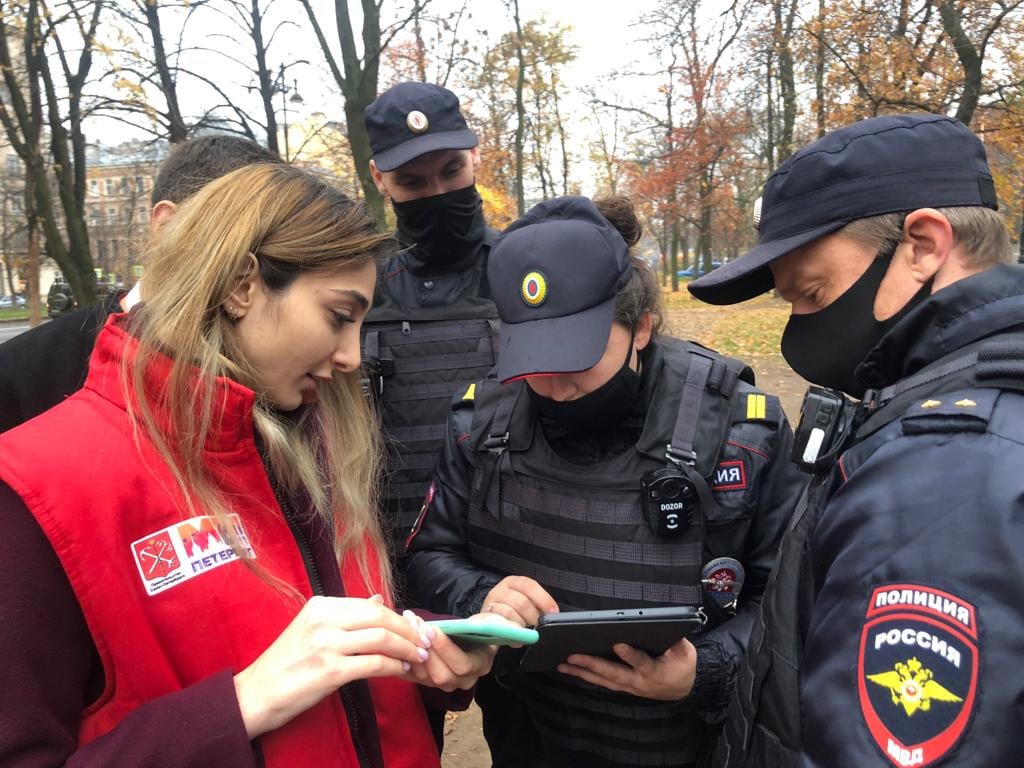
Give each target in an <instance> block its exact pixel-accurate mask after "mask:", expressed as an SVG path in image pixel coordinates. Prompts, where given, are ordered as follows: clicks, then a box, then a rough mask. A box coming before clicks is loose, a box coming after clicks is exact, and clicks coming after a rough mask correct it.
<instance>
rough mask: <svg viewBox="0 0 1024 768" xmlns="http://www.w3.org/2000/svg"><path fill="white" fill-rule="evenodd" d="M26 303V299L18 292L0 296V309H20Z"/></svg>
mask: <svg viewBox="0 0 1024 768" xmlns="http://www.w3.org/2000/svg"><path fill="white" fill-rule="evenodd" d="M27 305H28V301H26V300H25V297H24V296H22V295H20V294H17V293H15V294H10V295H8V296H0V309H22V308H23V307H25V306H27Z"/></svg>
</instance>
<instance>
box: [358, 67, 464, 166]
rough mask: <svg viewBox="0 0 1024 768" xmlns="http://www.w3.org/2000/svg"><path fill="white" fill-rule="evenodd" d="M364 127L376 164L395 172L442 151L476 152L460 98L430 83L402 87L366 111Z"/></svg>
mask: <svg viewBox="0 0 1024 768" xmlns="http://www.w3.org/2000/svg"><path fill="white" fill-rule="evenodd" d="M363 123H364V124H365V125H366V133H367V134H368V135H369V138H370V149H371V150H372V151H373V163H374V165H376V166H377V169H378V170H381V171H393V170H395V169H396V168H398V167H399V166H402V165H405V164H406V163H408V162H409V161H410V160H415V159H416V158H417V157H419V156H420V155H425V154H427V153H428V152H436V151H437V150H441V149H472V148H473V147H475V146H476V145H477V143H478V142H477V138H476V134H475V133H473V131H471V130H470V129H469V126H468V125H466V119H465V118H464V117H463V116H462V112H460V111H459V98H458V96H456V95H455V94H454V93H452V92H451V91H449V90H448V89H447V88H442V87H441V86H439V85H431V84H430V83H399V84H398V85H396V86H393V87H392V88H389V89H388V90H386V91H384V93H382V94H381V95H380V96H378V97H377V98H376V99H375V100H374V101H373V102H372V103H371V104H370V106H368V107H367V108H366V111H365V112H364V113H363Z"/></svg>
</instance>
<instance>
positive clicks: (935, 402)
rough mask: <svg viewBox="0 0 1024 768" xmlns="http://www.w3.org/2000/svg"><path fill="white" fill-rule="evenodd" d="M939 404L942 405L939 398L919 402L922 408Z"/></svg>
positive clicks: (934, 406) (935, 406)
mask: <svg viewBox="0 0 1024 768" xmlns="http://www.w3.org/2000/svg"><path fill="white" fill-rule="evenodd" d="M940 405H942V401H941V400H925V401H924V402H923V403H921V407H922V408H938V407H939V406H940Z"/></svg>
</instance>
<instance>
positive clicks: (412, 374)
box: [363, 296, 499, 554]
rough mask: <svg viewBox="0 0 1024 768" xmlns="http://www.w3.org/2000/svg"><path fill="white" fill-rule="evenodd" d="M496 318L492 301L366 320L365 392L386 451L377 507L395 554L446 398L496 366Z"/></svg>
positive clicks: (439, 431)
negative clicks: (377, 418)
mask: <svg viewBox="0 0 1024 768" xmlns="http://www.w3.org/2000/svg"><path fill="white" fill-rule="evenodd" d="M498 327H499V320H498V312H497V309H496V308H495V306H494V303H493V302H492V301H490V300H489V299H483V298H479V297H476V296H474V297H470V298H463V299H460V300H458V301H457V302H455V303H453V304H450V305H447V306H443V307H429V308H399V307H396V306H394V305H391V304H385V305H382V306H380V307H375V308H373V309H372V310H371V311H370V312H369V314H368V315H367V317H366V320H365V321H364V322H363V371H364V379H363V388H364V391H365V392H366V393H367V395H368V396H370V397H371V398H372V399H373V400H374V401H375V402H376V404H377V410H378V413H379V416H380V421H381V426H382V428H383V431H384V440H385V446H386V451H387V458H386V468H385V483H384V492H383V494H382V505H383V511H384V525H385V529H386V531H387V533H388V534H389V539H390V541H391V542H392V547H393V551H394V552H395V553H396V554H400V553H401V552H402V551H403V549H404V546H405V539H406V537H407V536H408V535H409V532H410V531H411V530H412V526H413V524H414V523H415V521H416V517H417V515H418V514H419V511H420V508H421V507H422V505H423V497H424V495H425V494H426V491H427V487H428V486H429V485H430V480H431V476H432V473H433V469H434V464H435V463H436V461H437V456H438V453H439V452H440V450H441V447H442V445H443V444H444V438H445V428H446V424H447V418H448V412H449V411H450V409H451V399H452V396H453V395H454V394H456V393H457V392H460V391H462V390H464V389H465V388H466V386H468V385H469V384H470V383H472V382H474V381H479V380H480V379H482V378H484V377H485V376H486V375H487V373H488V371H490V369H491V368H492V367H493V366H494V362H495V344H496V340H497V330H498Z"/></svg>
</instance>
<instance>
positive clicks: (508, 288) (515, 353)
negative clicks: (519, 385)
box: [487, 197, 633, 381]
mask: <svg viewBox="0 0 1024 768" xmlns="http://www.w3.org/2000/svg"><path fill="white" fill-rule="evenodd" d="M632 275H633V264H632V261H631V260H630V256H629V248H628V246H627V245H626V241H625V240H623V239H622V235H621V234H619V231H618V230H617V229H615V227H614V226H613V225H612V223H611V222H610V221H608V219H606V218H605V217H604V216H602V215H601V212H600V211H598V209H597V208H596V207H595V206H594V204H593V202H591V201H590V200H588V199H587V198H585V197H556V198H554V199H552V200H545V201H544V202H543V203H539V204H538V205H535V206H534V207H533V208H531V209H530V210H529V211H528V212H527V213H526V215H524V216H523V217H522V218H520V219H518V220H517V221H515V222H513V223H512V224H510V225H509V227H508V228H507V229H506V230H505V231H504V232H503V233H502V234H500V235H499V236H498V237H497V238H495V239H494V242H493V245H492V247H491V254H490V257H489V259H488V262H487V279H488V284H489V285H490V288H491V297H492V298H493V299H494V303H495V304H496V305H497V307H498V314H499V315H500V316H501V333H500V336H499V339H498V365H497V374H498V379H499V380H500V381H509V380H511V379H517V378H521V377H523V376H534V375H543V374H558V373H573V372H576V371H585V370H587V369H588V368H591V367H593V366H594V365H595V364H596V363H597V361H598V360H600V359H601V357H602V355H604V352H605V349H607V347H608V336H609V334H610V333H611V327H612V323H613V322H614V319H615V297H616V296H617V295H618V293H619V291H620V290H621V289H622V288H623V287H624V286H625V285H626V283H628V282H629V279H630V277H632Z"/></svg>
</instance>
